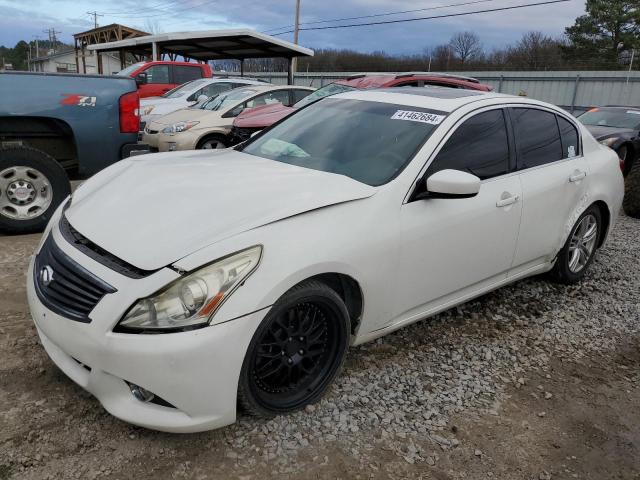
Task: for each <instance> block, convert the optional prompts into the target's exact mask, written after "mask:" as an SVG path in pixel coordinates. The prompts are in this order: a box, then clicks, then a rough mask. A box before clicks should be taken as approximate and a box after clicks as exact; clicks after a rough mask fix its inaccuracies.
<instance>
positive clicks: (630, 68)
mask: <svg viewBox="0 0 640 480" xmlns="http://www.w3.org/2000/svg"><path fill="white" fill-rule="evenodd" d="M635 56H636V49H635V48H632V49H631V61H630V62H629V72H628V73H627V85H629V77H630V76H631V70H632V69H633V59H634V57H635Z"/></svg>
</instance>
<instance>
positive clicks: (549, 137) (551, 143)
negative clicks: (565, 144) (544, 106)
mask: <svg viewBox="0 0 640 480" xmlns="http://www.w3.org/2000/svg"><path fill="white" fill-rule="evenodd" d="M511 119H512V122H513V131H514V134H515V137H516V145H517V148H518V167H519V168H531V167H537V166H538V165H544V164H545V163H551V162H555V161H556V160H560V159H561V158H562V157H563V155H562V145H561V143H560V133H559V131H558V123H557V121H556V116H555V115H554V114H553V113H549V112H545V111H543V110H536V109H533V108H513V109H511Z"/></svg>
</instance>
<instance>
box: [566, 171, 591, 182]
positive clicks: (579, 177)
mask: <svg viewBox="0 0 640 480" xmlns="http://www.w3.org/2000/svg"><path fill="white" fill-rule="evenodd" d="M586 176H587V172H576V173H574V174H573V175H571V176H570V177H569V181H570V182H571V183H574V182H579V181H580V180H582V179H583V178H584V177H586Z"/></svg>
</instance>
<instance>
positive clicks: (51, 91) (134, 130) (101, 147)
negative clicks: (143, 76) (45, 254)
mask: <svg viewBox="0 0 640 480" xmlns="http://www.w3.org/2000/svg"><path fill="white" fill-rule="evenodd" d="M0 91H1V92H3V95H2V102H0V232H2V233H29V232H37V231H41V230H42V229H44V227H45V226H46V224H47V222H48V221H49V219H50V218H51V215H52V214H53V212H54V211H55V209H56V208H57V207H58V205H59V204H60V202H62V200H64V198H65V197H66V196H67V195H68V194H69V192H70V189H71V187H70V184H69V177H68V175H69V174H72V175H74V176H79V177H80V178H86V177H88V176H89V175H92V174H94V173H96V172H98V171H100V170H101V169H103V168H104V167H107V166H109V165H111V164H113V163H115V162H117V161H118V160H120V159H122V158H126V157H128V156H129V155H130V154H131V152H133V151H137V152H141V151H142V152H144V151H148V147H147V146H145V145H138V144H137V142H136V141H137V135H138V128H139V122H140V118H139V117H138V110H139V103H140V102H139V98H138V92H137V90H136V84H135V82H134V81H133V80H132V79H131V78H123V77H115V76H113V77H106V76H101V75H100V76H99V75H71V74H43V73H26V72H15V73H0ZM4 93H6V95H5V94H4Z"/></svg>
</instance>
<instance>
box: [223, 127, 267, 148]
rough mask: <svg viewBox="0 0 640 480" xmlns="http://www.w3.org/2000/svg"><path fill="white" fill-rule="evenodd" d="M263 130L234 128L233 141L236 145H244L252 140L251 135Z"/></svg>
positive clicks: (232, 131)
mask: <svg viewBox="0 0 640 480" xmlns="http://www.w3.org/2000/svg"><path fill="white" fill-rule="evenodd" d="M260 130H262V128H239V127H232V128H231V135H230V137H231V141H232V143H233V144H234V145H235V144H236V143H242V142H244V141H246V140H249V138H251V134H252V133H254V132H259V131H260Z"/></svg>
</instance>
